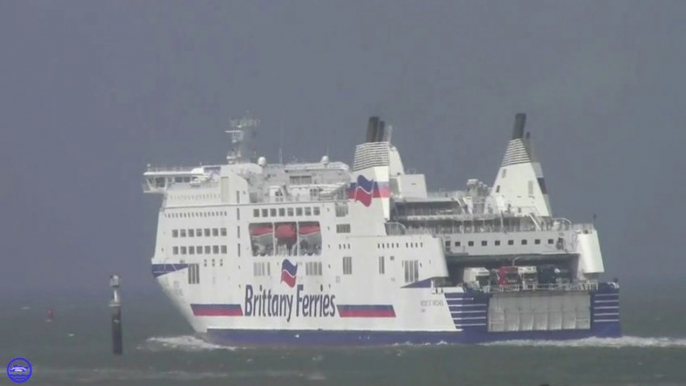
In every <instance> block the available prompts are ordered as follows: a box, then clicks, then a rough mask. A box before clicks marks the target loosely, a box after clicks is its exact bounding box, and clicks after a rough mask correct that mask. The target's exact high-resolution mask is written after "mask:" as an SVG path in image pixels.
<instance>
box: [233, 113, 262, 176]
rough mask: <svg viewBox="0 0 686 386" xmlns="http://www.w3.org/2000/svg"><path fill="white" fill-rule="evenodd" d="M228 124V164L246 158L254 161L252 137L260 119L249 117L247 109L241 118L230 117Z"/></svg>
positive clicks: (239, 161)
mask: <svg viewBox="0 0 686 386" xmlns="http://www.w3.org/2000/svg"><path fill="white" fill-rule="evenodd" d="M230 125H231V130H226V133H227V134H229V138H230V140H231V144H230V147H229V153H228V154H227V156H226V161H227V162H228V163H229V164H237V163H242V162H245V161H246V160H247V161H253V162H254V161H255V160H254V159H253V158H255V154H254V153H255V149H253V148H252V147H251V145H252V142H253V141H252V139H253V138H255V137H256V136H257V127H258V126H259V125H260V120H259V119H253V118H251V117H250V112H249V111H248V112H246V114H245V115H244V116H243V118H239V119H232V120H231V121H230ZM246 156H247V158H246Z"/></svg>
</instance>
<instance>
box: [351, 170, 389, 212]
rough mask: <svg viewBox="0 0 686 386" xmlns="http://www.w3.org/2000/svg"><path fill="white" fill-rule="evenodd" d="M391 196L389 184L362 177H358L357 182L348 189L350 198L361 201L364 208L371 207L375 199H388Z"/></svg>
mask: <svg viewBox="0 0 686 386" xmlns="http://www.w3.org/2000/svg"><path fill="white" fill-rule="evenodd" d="M389 195H390V189H389V188H388V182H377V181H374V180H373V179H371V180H368V179H367V178H366V177H365V176H362V175H360V176H357V182H353V183H351V184H350V187H349V188H348V198H349V199H351V200H354V201H359V202H360V203H362V205H364V206H369V205H371V204H372V199H373V198H379V197H388V196H389Z"/></svg>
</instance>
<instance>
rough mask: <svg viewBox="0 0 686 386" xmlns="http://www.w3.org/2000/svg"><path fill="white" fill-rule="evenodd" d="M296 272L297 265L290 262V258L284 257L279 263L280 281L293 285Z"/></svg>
mask: <svg viewBox="0 0 686 386" xmlns="http://www.w3.org/2000/svg"><path fill="white" fill-rule="evenodd" d="M297 273H298V266H297V265H295V264H293V263H291V262H290V260H288V259H284V260H283V263H281V282H282V283H286V285H288V286H289V287H291V288H293V287H295V278H296V274H297Z"/></svg>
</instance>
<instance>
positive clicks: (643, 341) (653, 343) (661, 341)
mask: <svg viewBox="0 0 686 386" xmlns="http://www.w3.org/2000/svg"><path fill="white" fill-rule="evenodd" d="M483 345H484V346H535V347H607V348H623V347H643V348H686V338H666V337H664V338H648V337H638V336H624V337H621V338H587V339H579V340H565V341H553V340H509V341H502V342H492V343H484V344H483Z"/></svg>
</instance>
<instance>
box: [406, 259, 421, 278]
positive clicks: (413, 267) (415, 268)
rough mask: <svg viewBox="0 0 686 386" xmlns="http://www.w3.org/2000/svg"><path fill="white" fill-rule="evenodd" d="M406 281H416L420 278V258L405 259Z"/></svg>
mask: <svg viewBox="0 0 686 386" xmlns="http://www.w3.org/2000/svg"><path fill="white" fill-rule="evenodd" d="M403 265H404V266H405V283H414V282H416V281H417V280H418V279H419V260H405V261H404V262H403Z"/></svg>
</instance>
